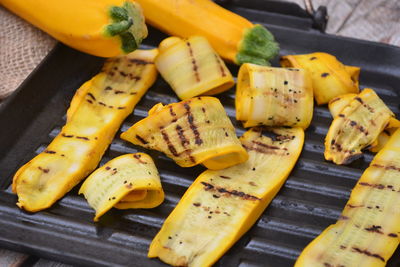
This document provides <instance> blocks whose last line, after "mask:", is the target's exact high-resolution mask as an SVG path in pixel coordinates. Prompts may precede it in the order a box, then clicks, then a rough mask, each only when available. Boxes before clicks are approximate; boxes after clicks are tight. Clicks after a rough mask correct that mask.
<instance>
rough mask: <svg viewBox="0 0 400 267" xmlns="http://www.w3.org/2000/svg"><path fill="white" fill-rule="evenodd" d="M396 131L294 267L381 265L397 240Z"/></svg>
mask: <svg viewBox="0 0 400 267" xmlns="http://www.w3.org/2000/svg"><path fill="white" fill-rule="evenodd" d="M399 188H400V130H397V131H396V132H395V133H394V135H393V136H392V137H391V138H390V140H389V142H388V143H387V144H386V145H385V147H384V148H383V149H382V150H381V151H380V152H379V153H378V154H377V155H376V156H375V158H374V159H373V161H372V162H371V164H370V166H369V167H368V168H367V169H366V170H365V172H364V173H363V175H362V176H361V178H360V180H359V181H358V183H357V185H356V186H355V188H354V189H353V191H352V193H351V195H350V199H349V201H348V202H347V205H346V206H345V208H344V210H343V212H342V215H341V216H340V218H339V220H338V222H337V223H336V224H334V225H331V226H329V227H328V228H327V229H326V230H325V231H323V232H322V233H321V234H320V235H319V236H318V237H317V238H316V239H315V240H314V241H312V242H311V243H310V244H309V245H308V246H307V247H306V248H305V250H304V251H303V252H302V253H301V255H300V257H299V258H298V260H297V262H296V265H295V267H303V266H304V267H309V266H321V267H322V266H324V267H333V266H335V267H336V266H346V267H353V266H354V267H358V266H362V267H379V266H385V265H386V263H387V261H388V259H389V258H390V257H391V255H392V254H393V252H394V251H395V249H396V247H397V246H398V244H399V240H400V239H399V234H400V213H399V210H400V194H399V192H398V190H399Z"/></svg>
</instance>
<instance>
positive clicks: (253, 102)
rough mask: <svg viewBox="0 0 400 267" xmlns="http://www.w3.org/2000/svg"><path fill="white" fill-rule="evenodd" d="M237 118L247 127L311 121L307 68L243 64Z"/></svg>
mask: <svg viewBox="0 0 400 267" xmlns="http://www.w3.org/2000/svg"><path fill="white" fill-rule="evenodd" d="M235 105H236V119H237V120H239V121H242V122H243V125H244V127H252V126H256V125H267V126H295V127H301V128H303V129H306V128H307V127H308V126H309V125H310V122H311V119H312V114H313V107H314V99H313V89H312V82H311V79H310V77H309V75H308V73H307V71H306V70H303V69H285V68H272V67H265V66H259V65H254V64H250V63H246V64H243V65H242V66H241V67H240V69H239V74H238V84H237V88H236V100H235Z"/></svg>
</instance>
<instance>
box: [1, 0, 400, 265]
mask: <svg viewBox="0 0 400 267" xmlns="http://www.w3.org/2000/svg"><path fill="white" fill-rule="evenodd" d="M281 1H291V2H296V3H298V4H299V5H300V6H302V7H303V6H304V5H303V0H281ZM313 3H314V7H315V8H317V7H318V6H319V5H325V6H327V8H328V14H329V23H328V27H327V30H326V31H327V33H330V34H337V35H343V36H348V37H353V38H360V39H366V40H370V41H377V42H384V43H389V44H392V45H397V46H400V27H399V25H400V1H398V0H375V1H371V0H343V1H333V0H314V1H313ZM0 65H1V64H0ZM0 266H1V267H2V266H12V267H17V266H24V267H25V266H35V267H68V266H70V265H67V264H63V263H58V262H54V261H50V260H46V259H40V258H37V257H35V256H29V255H26V254H23V253H18V252H14V251H10V250H6V249H0Z"/></svg>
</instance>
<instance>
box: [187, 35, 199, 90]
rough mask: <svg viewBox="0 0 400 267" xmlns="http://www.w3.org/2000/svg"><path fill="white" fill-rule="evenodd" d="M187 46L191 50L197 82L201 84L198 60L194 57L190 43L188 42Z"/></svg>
mask: <svg viewBox="0 0 400 267" xmlns="http://www.w3.org/2000/svg"><path fill="white" fill-rule="evenodd" d="M186 45H187V47H188V48H189V54H190V57H191V59H192V65H193V71H194V75H195V77H196V81H197V82H200V75H199V72H198V66H197V63H196V59H195V58H194V56H193V50H192V46H191V44H190V42H186Z"/></svg>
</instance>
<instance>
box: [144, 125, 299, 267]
mask: <svg viewBox="0 0 400 267" xmlns="http://www.w3.org/2000/svg"><path fill="white" fill-rule="evenodd" d="M268 135H269V136H271V135H272V136H274V137H269V136H268ZM240 139H241V142H242V144H243V146H244V147H245V148H246V149H247V151H248V153H249V160H248V161H246V162H245V163H242V164H239V165H236V166H232V167H230V168H227V169H223V170H218V171H213V170H207V171H205V172H203V173H202V174H201V175H200V176H199V177H197V179H196V180H195V181H194V182H193V184H192V185H191V186H190V187H189V189H188V190H187V191H186V193H185V194H184V196H183V197H182V199H181V201H180V202H179V203H178V205H177V206H176V207H175V209H174V210H173V211H172V213H171V214H170V215H169V216H168V218H167V219H166V220H165V222H164V224H163V226H162V228H161V230H160V232H159V233H158V234H157V235H156V236H155V237H154V239H153V241H152V242H151V245H150V249H149V253H148V257H151V258H153V257H158V258H160V259H161V260H162V261H164V262H166V263H168V264H171V265H173V266H193V267H195V266H199V267H200V266H201V267H202V266H211V265H212V264H213V263H214V262H216V261H217V260H218V259H219V258H220V257H221V256H222V255H223V254H224V253H225V252H226V251H227V250H228V249H229V248H230V247H231V246H232V245H233V244H235V242H236V241H237V240H238V239H239V238H240V237H241V236H242V235H243V234H244V233H246V232H247V230H249V229H250V227H251V226H252V225H253V224H254V223H255V222H256V220H257V219H258V217H259V216H260V215H261V213H262V212H263V211H264V209H265V208H266V207H267V206H268V204H269V203H270V202H271V200H272V199H273V198H274V196H275V195H276V193H277V192H278V191H279V189H280V188H281V186H282V185H283V183H284V182H285V180H286V178H287V177H288V175H289V174H290V172H291V170H292V168H293V167H294V165H295V163H296V161H297V159H298V157H299V155H300V152H301V149H302V147H303V142H304V131H303V129H301V128H273V129H268V130H267V131H264V130H262V129H258V128H253V129H250V130H249V131H247V132H246V133H245V134H244V135H243V136H242V137H241V138H240Z"/></svg>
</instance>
